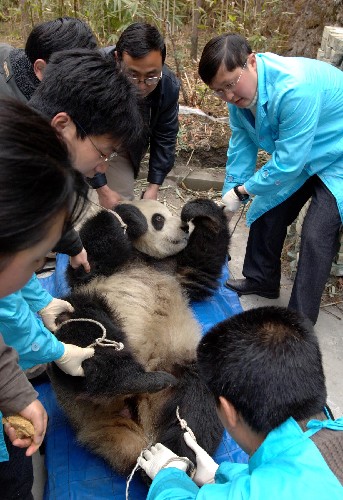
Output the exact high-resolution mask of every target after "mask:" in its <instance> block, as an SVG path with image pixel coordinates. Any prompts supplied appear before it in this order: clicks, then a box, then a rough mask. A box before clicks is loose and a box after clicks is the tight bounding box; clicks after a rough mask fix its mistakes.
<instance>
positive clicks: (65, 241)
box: [53, 227, 90, 273]
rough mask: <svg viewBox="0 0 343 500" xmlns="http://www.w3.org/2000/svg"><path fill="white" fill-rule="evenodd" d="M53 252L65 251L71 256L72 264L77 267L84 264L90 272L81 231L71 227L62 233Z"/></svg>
mask: <svg viewBox="0 0 343 500" xmlns="http://www.w3.org/2000/svg"><path fill="white" fill-rule="evenodd" d="M53 252H59V253H65V254H67V255H69V256H70V265H71V266H72V267H73V268H74V269H75V268H77V267H79V266H83V267H84V269H85V271H86V272H87V273H89V271H90V265H89V262H88V258H87V252H86V250H85V249H84V248H83V244H82V241H81V238H80V236H79V233H78V232H77V231H76V230H75V229H74V228H73V227H69V228H68V229H67V231H65V232H64V233H63V235H62V238H61V239H60V240H59V242H58V243H57V245H56V246H55V248H53Z"/></svg>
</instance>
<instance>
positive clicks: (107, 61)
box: [30, 49, 143, 148]
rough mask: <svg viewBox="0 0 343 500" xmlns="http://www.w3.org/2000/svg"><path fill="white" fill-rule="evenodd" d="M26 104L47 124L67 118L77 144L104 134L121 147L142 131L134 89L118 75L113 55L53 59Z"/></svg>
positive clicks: (78, 53) (80, 52) (84, 53)
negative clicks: (58, 117) (59, 116)
mask: <svg viewBox="0 0 343 500" xmlns="http://www.w3.org/2000/svg"><path fill="white" fill-rule="evenodd" d="M30 105H31V106H32V107H33V108H35V109H36V110H37V111H39V112H40V113H42V114H43V115H44V116H46V117H47V118H49V119H50V120H52V118H53V117H54V116H56V115H57V114H58V113H60V112H65V113H67V114H68V115H69V116H70V118H71V119H72V120H73V122H74V123H75V125H76V129H77V133H78V136H79V137H81V138H82V139H83V138H84V137H85V136H86V135H87V136H88V135H94V136H96V135H104V134H108V135H109V136H111V137H113V138H115V139H120V140H121V142H122V146H124V147H125V148H126V147H130V145H131V143H132V142H134V141H136V140H137V137H140V134H141V132H142V128H143V123H142V115H141V112H140V99H139V97H138V93H137V90H136V87H135V86H134V85H133V84H131V83H130V82H129V80H128V79H127V78H126V76H125V75H124V74H123V73H122V72H121V71H119V69H118V65H117V64H116V62H115V59H114V58H113V56H111V55H103V54H101V53H100V52H99V51H97V50H86V49H74V50H66V51H62V52H57V53H56V54H53V55H52V56H51V60H50V62H49V64H48V65H47V66H46V69H45V72H44V78H43V80H42V82H41V83H40V84H39V86H38V88H37V89H36V91H35V93H34V95H33V97H32V98H31V100H30Z"/></svg>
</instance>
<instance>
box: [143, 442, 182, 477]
mask: <svg viewBox="0 0 343 500" xmlns="http://www.w3.org/2000/svg"><path fill="white" fill-rule="evenodd" d="M137 463H138V465H139V466H140V467H142V469H143V470H144V471H145V472H146V473H147V475H148V476H149V477H150V478H151V479H154V477H155V476H156V474H157V473H158V472H159V471H160V470H161V469H162V468H166V467H176V468H177V469H181V470H183V471H184V472H186V470H187V467H188V464H187V463H186V461H183V460H180V459H179V457H178V456H177V455H175V453H173V452H172V451H171V450H170V449H169V448H167V447H166V446H164V445H163V444H161V443H157V444H156V445H155V446H151V448H150V450H144V451H143V456H140V457H138V460H137Z"/></svg>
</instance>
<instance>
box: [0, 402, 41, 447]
mask: <svg viewBox="0 0 343 500" xmlns="http://www.w3.org/2000/svg"><path fill="white" fill-rule="evenodd" d="M19 415H21V416H22V417H25V418H27V419H28V420H30V422H31V423H32V425H33V427H34V430H35V433H34V435H33V437H32V438H31V437H27V438H17V435H16V432H15V429H14V428H13V427H12V426H11V425H10V424H5V425H4V429H5V432H6V434H7V435H8V437H9V438H10V440H11V442H12V444H13V445H14V446H17V447H18V448H27V450H26V453H25V454H26V456H27V457H30V456H31V455H33V453H35V451H37V450H38V448H39V447H40V445H41V444H42V442H43V439H44V436H45V431H46V426H47V423H48V415H47V413H46V411H45V409H44V407H43V405H42V403H41V402H40V401H38V399H36V400H35V401H33V402H32V403H30V404H29V405H28V406H26V408H24V409H23V410H22V411H20V412H19Z"/></svg>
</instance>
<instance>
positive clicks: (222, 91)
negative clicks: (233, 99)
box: [212, 59, 248, 99]
mask: <svg viewBox="0 0 343 500" xmlns="http://www.w3.org/2000/svg"><path fill="white" fill-rule="evenodd" d="M247 64H248V59H247V60H246V61H245V63H244V65H243V67H242V71H241V72H240V74H239V77H238V78H237V80H236V81H235V82H232V83H227V84H226V85H224V89H218V90H212V93H213V94H214V95H215V96H216V97H220V99H225V95H226V93H227V92H232V90H233V89H234V88H235V87H236V85H237V84H238V83H239V82H240V80H241V78H242V75H243V71H244V70H245V68H246V67H247Z"/></svg>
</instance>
